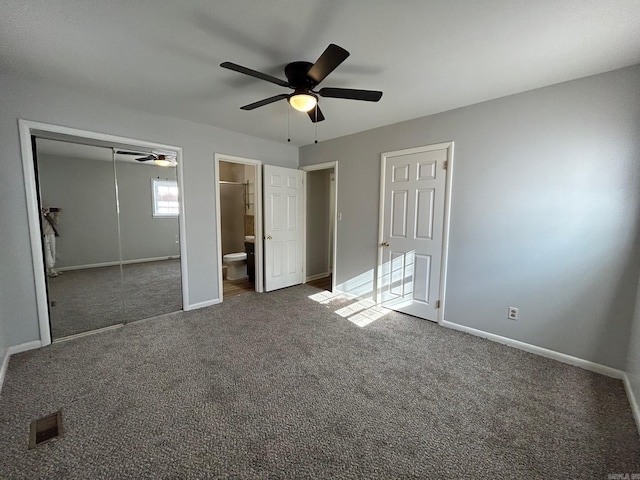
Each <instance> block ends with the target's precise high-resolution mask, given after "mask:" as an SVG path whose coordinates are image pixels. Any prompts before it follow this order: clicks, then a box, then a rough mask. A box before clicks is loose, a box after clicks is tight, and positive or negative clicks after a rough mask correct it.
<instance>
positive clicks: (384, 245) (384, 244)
mask: <svg viewBox="0 0 640 480" xmlns="http://www.w3.org/2000/svg"><path fill="white" fill-rule="evenodd" d="M380 246H381V247H388V246H389V242H382V243H381V244H380Z"/></svg>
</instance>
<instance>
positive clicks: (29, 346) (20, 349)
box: [7, 340, 42, 355]
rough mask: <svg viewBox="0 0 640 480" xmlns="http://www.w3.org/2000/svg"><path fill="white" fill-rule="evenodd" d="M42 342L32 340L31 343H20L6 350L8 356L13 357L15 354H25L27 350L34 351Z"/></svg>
mask: <svg viewBox="0 0 640 480" xmlns="http://www.w3.org/2000/svg"><path fill="white" fill-rule="evenodd" d="M41 346H42V342H41V341H40V340H34V341H33V342H27V343H21V344H20V345H14V346H13V347H9V348H8V349H7V353H8V354H9V355H15V354H16V353H20V352H26V351H27V350H34V349H36V348H40V347H41Z"/></svg>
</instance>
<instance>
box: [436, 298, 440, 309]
mask: <svg viewBox="0 0 640 480" xmlns="http://www.w3.org/2000/svg"><path fill="white" fill-rule="evenodd" d="M436 308H440V300H438V301H437V302H436Z"/></svg>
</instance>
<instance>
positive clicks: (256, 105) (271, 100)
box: [240, 93, 289, 110]
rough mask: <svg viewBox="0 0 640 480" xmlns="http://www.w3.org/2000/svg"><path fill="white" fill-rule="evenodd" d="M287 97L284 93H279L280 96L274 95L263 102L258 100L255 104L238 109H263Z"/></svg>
mask: <svg viewBox="0 0 640 480" xmlns="http://www.w3.org/2000/svg"><path fill="white" fill-rule="evenodd" d="M288 96H289V95H288V94H286V93H281V94H280V95H276V96H274V97H269V98H265V99H264V100H259V101H257V102H253V103H250V104H249V105H245V106H244V107H240V109H241V110H253V109H254V108H258V107H263V106H265V105H269V104H270V103H273V102H277V101H278V100H284V99H285V98H287V97H288Z"/></svg>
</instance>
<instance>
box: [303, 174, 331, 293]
mask: <svg viewBox="0 0 640 480" xmlns="http://www.w3.org/2000/svg"><path fill="white" fill-rule="evenodd" d="M301 170H304V171H305V172H306V173H305V175H306V176H305V205H306V221H305V236H306V241H305V258H306V260H305V261H306V266H305V267H306V268H305V283H306V284H307V285H311V286H313V287H316V288H319V289H321V290H328V291H333V289H334V286H335V278H336V255H335V251H336V241H337V235H336V234H337V224H338V220H339V215H338V213H337V203H338V202H337V192H338V189H337V187H338V185H337V183H338V162H328V163H322V164H318V165H309V166H305V167H301Z"/></svg>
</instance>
